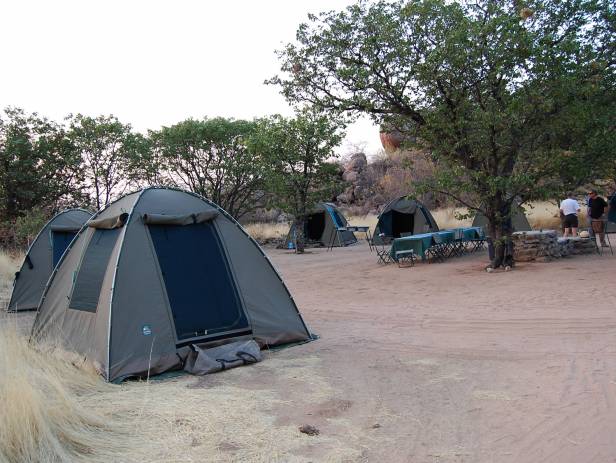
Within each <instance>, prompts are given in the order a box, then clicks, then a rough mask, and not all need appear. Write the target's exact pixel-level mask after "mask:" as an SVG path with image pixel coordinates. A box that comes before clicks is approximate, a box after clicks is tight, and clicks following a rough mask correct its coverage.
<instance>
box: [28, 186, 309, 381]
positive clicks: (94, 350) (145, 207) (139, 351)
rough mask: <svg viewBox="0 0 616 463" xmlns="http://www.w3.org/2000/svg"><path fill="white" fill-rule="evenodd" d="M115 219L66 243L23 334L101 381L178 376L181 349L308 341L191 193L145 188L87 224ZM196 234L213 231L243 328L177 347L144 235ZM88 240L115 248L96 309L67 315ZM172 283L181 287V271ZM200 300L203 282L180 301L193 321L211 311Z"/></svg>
mask: <svg viewBox="0 0 616 463" xmlns="http://www.w3.org/2000/svg"><path fill="white" fill-rule="evenodd" d="M123 213H127V214H128V219H127V220H126V223H125V225H124V226H122V227H121V228H119V229H114V230H101V229H97V228H94V227H85V228H84V229H82V231H81V232H80V233H79V235H78V236H77V237H76V239H75V240H73V242H72V243H71V246H70V248H69V250H68V251H67V252H66V253H65V254H64V257H63V259H62V261H61V262H60V264H59V265H58V267H57V269H56V272H55V274H54V276H53V277H52V279H51V280H50V282H49V284H48V286H47V288H46V291H45V294H44V296H43V299H42V301H41V305H40V307H39V313H38V314H37V318H36V320H35V323H34V327H33V330H32V335H33V338H34V339H44V338H51V339H53V340H59V341H60V342H62V343H63V344H64V345H65V346H66V347H67V348H69V349H71V350H74V351H76V352H79V353H82V354H83V355H85V356H86V357H87V358H88V359H89V360H91V361H92V362H93V363H94V364H95V366H96V367H97V368H98V369H99V371H101V373H102V374H103V376H104V377H105V378H106V379H107V380H109V381H116V380H121V379H123V378H126V377H129V376H144V375H146V374H150V375H153V374H157V373H161V372H163V371H167V370H171V369H178V368H182V366H183V362H184V360H185V359H186V356H187V355H188V353H189V352H190V348H189V347H188V345H189V344H198V345H200V346H201V345H202V346H204V347H208V346H210V345H211V344H220V343H224V342H231V341H238V340H249V339H254V340H255V341H257V342H258V343H259V345H261V346H265V345H276V344H284V343H290V342H298V341H305V340H308V339H310V333H309V332H308V329H307V328H306V325H305V324H304V322H303V320H302V317H301V315H300V314H299V311H298V309H297V307H296V305H295V302H294V301H293V299H292V297H291V295H290V294H289V292H288V290H287V288H286V286H285V285H284V283H283V282H282V280H281V278H280V276H279V275H278V273H277V272H276V271H275V269H274V267H273V266H272V264H271V263H270V261H269V259H268V258H267V256H266V255H265V254H264V253H263V251H262V250H261V248H260V247H259V245H258V244H257V243H256V242H255V241H254V240H253V239H252V238H250V237H249V236H248V234H247V233H246V232H245V231H244V230H243V229H242V227H241V226H240V225H239V224H238V223H237V222H236V221H235V220H234V219H233V218H232V217H231V216H229V215H228V214H227V213H226V212H225V211H223V210H222V209H220V208H219V207H218V206H216V205H215V204H213V203H211V202H209V201H207V200H205V199H203V198H201V197H199V196H197V195H195V194H192V193H188V192H184V191H180V190H175V189H170V188H148V189H145V190H142V191H140V192H135V193H132V194H129V195H126V196H124V197H123V198H121V199H119V200H118V201H116V202H114V203H112V204H111V205H109V206H108V207H107V208H106V209H104V210H103V211H101V212H99V214H97V216H96V217H95V220H97V221H98V220H104V219H110V218H113V217H118V216H120V215H121V214H123ZM215 213H216V214H217V215H216V214H215ZM199 214H204V215H201V216H200V215H199ZM144 215H148V216H151V217H152V216H157V215H167V216H173V217H178V216H192V215H197V216H199V217H204V216H214V215H215V217H214V218H212V220H211V221H208V222H206V223H204V224H200V225H195V224H188V225H175V224H172V225H148V224H146V223H144V221H143V217H144ZM174 220H175V219H174ZM182 222H183V221H182ZM201 226H207V227H210V228H212V227H213V228H212V230H213V232H214V234H215V239H216V241H217V242H218V244H217V245H216V246H217V248H216V249H218V251H217V252H218V253H219V255H220V256H223V257H222V258H224V261H225V263H226V266H228V268H226V267H225V268H223V269H220V272H222V273H225V274H227V272H228V280H227V282H228V283H229V284H231V285H232V286H233V288H234V290H235V291H236V292H237V300H238V301H239V302H238V304H239V306H240V307H241V311H242V312H243V314H245V317H246V320H247V325H246V327H245V329H242V330H235V331H233V330H230V331H228V332H217V333H216V335H215V336H213V335H210V334H208V333H207V332H204V333H200V334H198V335H196V336H195V338H194V339H189V340H188V341H186V340H183V339H179V336H178V334H177V330H176V324H177V320H176V319H175V318H174V317H175V312H174V311H173V309H172V306H171V302H170V299H169V292H168V288H167V280H166V278H167V277H171V276H174V275H171V276H170V275H165V274H164V273H163V272H162V271H161V263H160V260H159V256H158V254H157V249H156V248H155V244H154V241H153V235H152V233H153V230H152V229H151V227H154V228H156V227H163V228H164V227H182V228H184V227H201ZM97 233H98V234H99V235H100V236H102V235H103V234H106V233H117V234H118V235H117V238H116V241H115V245H114V246H113V247H112V248H109V249H107V250H106V253H107V255H108V259H107V264H106V267H105V269H104V273H103V274H99V279H98V280H97V282H96V284H97V285H100V290H99V291H98V292H99V298H98V303H97V304H96V306H95V307H94V308H93V310H91V309H90V308H87V309H83V308H82V309H75V308H71V298H72V295H73V290H74V288H73V286H74V282H77V283H79V281H80V272H81V271H82V270H83V269H81V268H80V265H81V262H82V258H83V256H84V253H86V254H87V252H88V248H89V247H90V246H95V245H97V243H98V241H96V240H99V238H97V235H96V234H97ZM165 233H166V232H165ZM100 242H101V243H102V241H100ZM84 262H85V260H84ZM176 264H177V262H176ZM180 264H182V265H184V264H183V263H182V262H180ZM185 264H186V268H187V269H189V268H191V266H192V268H194V266H200V265H206V264H207V262H201V261H195V260H193V261H190V262H186V263H185ZM187 271H189V270H187ZM186 276H187V277H190V276H191V275H190V274H188V275H186ZM177 277H178V278H180V279H182V278H183V275H182V270H180V272H179V275H177ZM93 281H94V280H93ZM199 291H201V292H199ZM208 291H211V290H208V281H203V288H200V289H199V290H198V291H197V292H195V293H194V294H181V296H182V297H188V298H189V299H187V300H188V301H189V302H190V301H194V311H195V312H194V313H195V314H203V313H206V312H207V311H206V312H203V310H205V309H204V307H209V305H208V304H214V303H215V302H216V301H214V300H213V299H212V298H211V294H210V292H208ZM190 303H191V304H193V302H190ZM217 307H218V306H217ZM218 308H219V309H220V307H218ZM223 309H224V308H223Z"/></svg>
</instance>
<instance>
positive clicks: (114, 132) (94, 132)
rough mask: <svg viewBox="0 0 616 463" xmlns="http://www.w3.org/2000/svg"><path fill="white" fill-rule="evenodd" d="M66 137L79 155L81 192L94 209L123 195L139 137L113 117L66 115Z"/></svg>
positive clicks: (132, 165) (142, 143)
mask: <svg viewBox="0 0 616 463" xmlns="http://www.w3.org/2000/svg"><path fill="white" fill-rule="evenodd" d="M68 137H69V139H70V141H71V143H72V145H73V147H74V149H75V150H76V151H77V153H78V154H79V155H80V156H81V162H82V165H81V169H82V173H83V175H84V185H83V187H84V190H85V191H87V192H88V193H89V194H90V195H91V197H92V203H93V204H94V205H95V206H96V208H97V209H100V208H102V207H104V206H106V205H107V204H109V203H110V202H111V201H112V200H114V199H115V198H116V197H118V196H120V195H121V194H123V193H124V192H125V191H126V189H127V188H128V187H129V186H130V184H131V179H132V178H133V177H132V175H131V174H132V173H133V172H134V170H133V168H134V161H135V159H136V158H137V157H138V155H139V153H140V150H141V149H142V148H143V146H144V142H143V137H142V136H141V135H139V134H136V133H134V132H133V131H132V128H131V126H130V124H123V123H122V122H120V121H119V120H118V119H117V118H116V117H115V116H98V117H89V116H83V115H81V114H77V115H76V116H69V132H68Z"/></svg>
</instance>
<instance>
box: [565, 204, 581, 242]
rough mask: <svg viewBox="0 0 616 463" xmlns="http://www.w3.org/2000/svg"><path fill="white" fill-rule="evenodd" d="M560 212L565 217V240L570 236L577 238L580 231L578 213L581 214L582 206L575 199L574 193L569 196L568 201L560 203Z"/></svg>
mask: <svg viewBox="0 0 616 463" xmlns="http://www.w3.org/2000/svg"><path fill="white" fill-rule="evenodd" d="M560 211H561V212H562V213H563V215H564V216H565V219H564V220H563V226H564V229H565V231H564V233H563V238H567V237H568V236H569V235H571V236H577V229H578V213H579V212H580V205H579V204H578V202H577V201H576V200H575V199H573V193H569V194H567V199H565V200H563V201H562V202H561V203H560Z"/></svg>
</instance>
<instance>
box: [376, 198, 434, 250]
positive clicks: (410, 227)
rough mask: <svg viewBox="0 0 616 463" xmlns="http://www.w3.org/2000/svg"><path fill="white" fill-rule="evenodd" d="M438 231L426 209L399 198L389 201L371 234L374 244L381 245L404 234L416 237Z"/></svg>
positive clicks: (417, 202)
mask: <svg viewBox="0 0 616 463" xmlns="http://www.w3.org/2000/svg"><path fill="white" fill-rule="evenodd" d="M434 231H438V225H437V224H436V221H435V220H434V217H432V214H431V213H430V211H429V210H428V208H427V207H426V206H425V205H423V204H422V203H421V202H419V201H416V200H414V199H407V197H406V196H400V197H399V198H396V199H394V200H392V201H390V202H389V203H388V204H387V205H386V206H385V208H384V209H383V211H382V212H381V213H380V214H379V217H378V222H377V224H376V227H375V228H374V233H373V234H372V236H373V238H372V240H373V242H374V243H375V244H382V243H384V242H385V241H389V240H392V239H394V238H400V236H401V235H402V234H403V233H404V234H407V233H409V234H412V235H417V234H419V233H427V232H434Z"/></svg>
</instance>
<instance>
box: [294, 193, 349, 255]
mask: <svg viewBox="0 0 616 463" xmlns="http://www.w3.org/2000/svg"><path fill="white" fill-rule="evenodd" d="M347 224H348V222H347V219H346V218H345V217H344V215H342V213H341V212H340V211H339V210H338V208H337V207H336V206H334V205H333V204H331V203H322V204H319V205H318V206H316V207H315V208H314V209H313V210H312V211H310V213H308V214H306V217H305V221H304V239H305V241H306V243H307V244H308V243H310V242H311V241H312V242H319V243H320V244H321V245H323V246H329V245H330V244H333V246H336V247H338V246H348V245H349V244H353V243H357V238H356V237H355V235H354V234H353V232H350V231H348V230H343V229H344V227H346V226H347ZM284 247H285V248H287V249H295V224H292V225H291V229H290V230H289V233H288V234H287V238H286V240H285V244H284Z"/></svg>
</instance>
